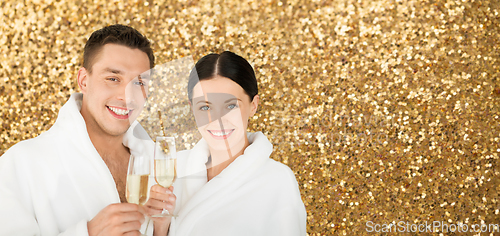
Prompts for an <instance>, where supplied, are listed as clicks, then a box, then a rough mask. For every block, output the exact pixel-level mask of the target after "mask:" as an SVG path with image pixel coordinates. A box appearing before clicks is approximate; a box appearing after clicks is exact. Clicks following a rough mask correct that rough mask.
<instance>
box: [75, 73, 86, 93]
mask: <svg viewBox="0 0 500 236" xmlns="http://www.w3.org/2000/svg"><path fill="white" fill-rule="evenodd" d="M77 80H78V87H79V88H80V91H82V93H83V94H86V93H87V80H88V72H87V69H85V68H84V67H82V68H80V69H79V70H78V75H77Z"/></svg>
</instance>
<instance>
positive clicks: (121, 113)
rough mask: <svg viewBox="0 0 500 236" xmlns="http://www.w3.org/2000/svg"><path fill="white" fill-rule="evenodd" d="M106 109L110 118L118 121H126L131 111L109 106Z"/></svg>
mask: <svg viewBox="0 0 500 236" xmlns="http://www.w3.org/2000/svg"><path fill="white" fill-rule="evenodd" d="M106 108H108V111H109V113H111V115H112V116H114V117H115V118H117V119H120V120H124V119H128V118H129V117H130V115H131V114H132V110H128V109H126V108H121V107H111V106H106Z"/></svg>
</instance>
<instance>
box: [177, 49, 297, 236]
mask: <svg viewBox="0 0 500 236" xmlns="http://www.w3.org/2000/svg"><path fill="white" fill-rule="evenodd" d="M188 96H189V100H190V104H191V107H192V111H193V114H194V116H195V119H196V124H197V127H198V131H199V132H200V133H201V135H202V137H203V138H202V139H201V140H200V141H199V142H198V143H197V144H196V145H195V147H194V148H193V149H191V150H188V151H184V152H180V153H179V155H178V172H177V173H178V178H177V180H176V182H175V184H174V194H175V195H176V197H177V201H176V207H175V209H176V215H177V217H176V218H174V219H172V224H171V226H170V232H171V233H175V235H204V236H205V235H218V236H220V235H231V236H233V235H273V236H274V235H306V211H305V207H304V204H303V203H302V200H301V198H300V192H299V188H298V185H297V181H296V180H295V176H294V174H293V172H292V171H291V170H290V168H288V167H287V166H286V165H284V164H281V163H279V162H276V161H274V160H273V159H271V158H270V156H271V154H272V151H273V146H272V144H271V143H270V142H269V140H268V139H267V138H266V137H265V136H264V135H263V134H262V133H261V132H256V133H247V127H248V121H249V118H250V117H252V116H253V115H254V114H255V112H256V111H257V107H258V104H259V95H258V87H257V80H256V78H255V73H254V71H253V69H252V67H251V66H250V64H249V63H248V62H247V61H246V60H245V59H244V58H242V57H240V56H238V55H236V54H234V53H232V52H228V51H226V52H223V53H221V54H209V55H207V56H205V57H203V58H202V59H200V60H199V61H198V62H197V63H196V66H195V70H193V71H192V72H191V75H190V79H189V83H188Z"/></svg>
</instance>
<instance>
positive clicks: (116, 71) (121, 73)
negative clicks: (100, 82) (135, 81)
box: [104, 67, 124, 75]
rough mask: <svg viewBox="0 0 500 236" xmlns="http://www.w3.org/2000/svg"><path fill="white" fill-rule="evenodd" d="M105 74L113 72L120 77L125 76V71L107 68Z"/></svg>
mask: <svg viewBox="0 0 500 236" xmlns="http://www.w3.org/2000/svg"><path fill="white" fill-rule="evenodd" d="M104 72H111V73H113V74H119V75H123V74H124V72H123V71H121V70H119V69H113V68H110V67H106V68H105V69H104Z"/></svg>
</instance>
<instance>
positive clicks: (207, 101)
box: [196, 101, 212, 104]
mask: <svg viewBox="0 0 500 236" xmlns="http://www.w3.org/2000/svg"><path fill="white" fill-rule="evenodd" d="M198 103H208V104H212V103H211V102H209V101H199V102H197V103H196V104H198Z"/></svg>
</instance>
